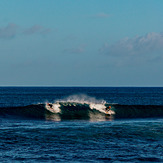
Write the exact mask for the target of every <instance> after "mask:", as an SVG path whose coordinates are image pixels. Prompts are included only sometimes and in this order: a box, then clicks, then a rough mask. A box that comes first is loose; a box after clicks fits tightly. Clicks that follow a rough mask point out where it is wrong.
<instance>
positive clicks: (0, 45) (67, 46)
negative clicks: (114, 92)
mask: <svg viewBox="0 0 163 163" xmlns="http://www.w3.org/2000/svg"><path fill="white" fill-rule="evenodd" d="M162 8H163V1H162V0H123V1H122V0H46V1H45V0H35V1H33V0H28V1H27V0H14V1H12V0H9V1H6V0H1V1H0V76H1V79H0V85H2V86H3V85H11V86H12V85H14V86H23V85H29V86H41V85H42V86H163V84H162V83H163V73H162V70H163V64H162V63H163V19H162V18H163V10H162Z"/></svg>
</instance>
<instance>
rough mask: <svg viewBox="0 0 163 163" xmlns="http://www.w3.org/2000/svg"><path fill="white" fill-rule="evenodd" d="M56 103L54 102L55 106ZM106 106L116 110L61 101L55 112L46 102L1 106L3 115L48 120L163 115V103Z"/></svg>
mask: <svg viewBox="0 0 163 163" xmlns="http://www.w3.org/2000/svg"><path fill="white" fill-rule="evenodd" d="M54 105H55V103H54V104H53V106H54ZM104 106H105V107H107V106H111V110H112V111H113V112H114V114H112V115H107V114H105V110H104V112H101V110H98V109H97V108H91V107H90V105H89V104H85V103H84V104H82V103H73V102H64V103H62V102H60V103H59V109H60V111H59V112H57V113H55V112H52V111H51V110H49V109H48V108H47V107H46V104H36V105H28V106H21V107H2V108H0V116H3V117H11V116H16V117H21V118H32V119H44V120H45V119H46V120H54V121H60V120H66V119H72V120H73V119H83V120H93V121H96V120H108V119H109V120H113V119H119V118H155V117H161V118H162V117H163V106H162V105H119V104H104Z"/></svg>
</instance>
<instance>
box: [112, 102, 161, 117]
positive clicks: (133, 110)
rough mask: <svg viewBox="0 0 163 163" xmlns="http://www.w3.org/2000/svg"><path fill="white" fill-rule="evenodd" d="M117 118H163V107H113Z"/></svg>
mask: <svg viewBox="0 0 163 163" xmlns="http://www.w3.org/2000/svg"><path fill="white" fill-rule="evenodd" d="M112 109H113V110H115V118H154V117H163V106H162V105H118V104H117V105H113V106H112Z"/></svg>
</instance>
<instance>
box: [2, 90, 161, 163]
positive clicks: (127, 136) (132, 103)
mask: <svg viewBox="0 0 163 163" xmlns="http://www.w3.org/2000/svg"><path fill="white" fill-rule="evenodd" d="M108 107H109V108H110V109H109V111H107V110H106V108H108ZM0 162H163V87H0Z"/></svg>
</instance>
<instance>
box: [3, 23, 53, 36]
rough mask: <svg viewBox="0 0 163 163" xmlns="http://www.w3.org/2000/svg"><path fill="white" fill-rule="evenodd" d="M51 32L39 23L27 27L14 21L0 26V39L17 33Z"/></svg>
mask: <svg viewBox="0 0 163 163" xmlns="http://www.w3.org/2000/svg"><path fill="white" fill-rule="evenodd" d="M49 32H51V29H50V28H45V27H43V26H41V25H33V26H31V27H28V28H24V27H21V26H20V25H17V24H15V23H8V24H7V25H6V26H4V27H0V39H12V38H14V37H16V36H18V35H22V34H23V35H32V34H43V35H45V34H48V33H49Z"/></svg>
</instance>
